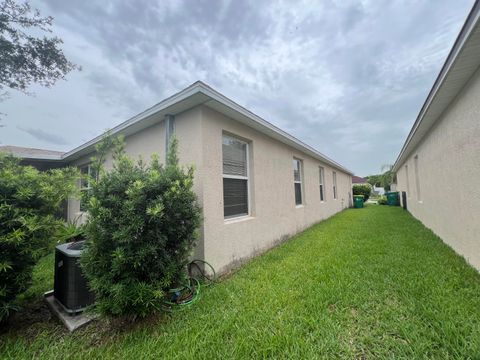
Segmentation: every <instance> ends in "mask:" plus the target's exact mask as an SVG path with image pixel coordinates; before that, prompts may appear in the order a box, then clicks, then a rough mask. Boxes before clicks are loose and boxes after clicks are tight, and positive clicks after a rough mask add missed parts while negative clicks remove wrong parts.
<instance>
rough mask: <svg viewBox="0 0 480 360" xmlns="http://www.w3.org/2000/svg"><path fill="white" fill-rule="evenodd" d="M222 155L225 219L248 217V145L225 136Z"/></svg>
mask: <svg viewBox="0 0 480 360" xmlns="http://www.w3.org/2000/svg"><path fill="white" fill-rule="evenodd" d="M222 155H223V214H224V217H225V218H231V217H235V216H241V215H248V212H249V211H248V144H247V143H246V142H244V141H241V140H238V139H236V138H234V137H231V136H227V135H224V136H223V142H222Z"/></svg>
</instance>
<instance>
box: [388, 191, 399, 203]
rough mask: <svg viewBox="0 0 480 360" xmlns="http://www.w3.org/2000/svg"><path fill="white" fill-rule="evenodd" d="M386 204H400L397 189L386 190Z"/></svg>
mask: <svg viewBox="0 0 480 360" xmlns="http://www.w3.org/2000/svg"><path fill="white" fill-rule="evenodd" d="M386 195H387V205H390V206H400V198H399V196H398V191H390V192H387V194H386Z"/></svg>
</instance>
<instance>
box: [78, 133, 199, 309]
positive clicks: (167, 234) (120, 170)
mask: <svg viewBox="0 0 480 360" xmlns="http://www.w3.org/2000/svg"><path fill="white" fill-rule="evenodd" d="M102 146H103V145H102ZM102 146H100V147H99V148H97V151H98V152H102V151H105V149H102ZM113 157H114V166H113V169H112V170H111V171H109V172H105V170H103V169H102V168H101V165H100V164H101V162H102V161H99V160H98V159H97V160H96V161H95V166H96V167H97V173H98V174H100V175H99V177H98V179H93V181H92V185H91V192H90V198H89V201H88V202H87V204H86V208H87V210H88V212H89V217H88V221H87V224H86V227H85V232H86V238H87V246H86V250H85V251H84V253H83V256H82V260H81V261H82V267H83V269H84V272H85V275H86V277H87V279H88V280H89V284H90V287H91V288H92V290H93V291H94V292H95V294H96V306H97V310H98V311H99V312H100V313H101V314H104V315H113V316H118V315H129V316H132V317H136V316H141V317H143V316H146V315H147V314H149V313H151V312H154V311H156V310H159V309H160V307H161V305H162V302H163V299H164V296H165V293H166V290H168V289H169V288H172V287H173V286H175V285H176V284H177V283H179V282H181V281H182V280H183V279H182V277H183V276H184V275H185V265H186V263H187V262H188V258H189V255H190V253H191V251H192V249H193V246H194V242H195V239H196V235H197V228H198V226H199V224H200V208H199V207H198V205H197V198H196V195H195V193H194V192H193V190H192V186H193V168H191V167H189V168H188V169H187V170H186V171H185V170H184V169H182V168H181V167H180V166H179V165H178V160H177V157H176V140H174V141H173V142H172V146H171V151H170V152H169V157H168V160H167V165H166V166H165V167H164V166H162V165H161V164H160V163H159V161H158V157H156V156H154V157H152V159H151V162H150V164H149V165H146V164H145V163H143V162H142V161H138V162H133V161H132V160H131V159H129V158H128V157H127V156H126V155H125V153H124V151H123V142H122V141H116V145H115V150H114V156H113ZM102 158H103V156H100V158H99V159H102Z"/></svg>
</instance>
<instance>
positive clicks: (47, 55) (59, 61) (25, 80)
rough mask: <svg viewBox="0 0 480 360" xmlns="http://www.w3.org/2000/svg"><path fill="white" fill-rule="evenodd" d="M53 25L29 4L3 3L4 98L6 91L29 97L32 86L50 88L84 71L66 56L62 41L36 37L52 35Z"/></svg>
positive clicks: (0, 87)
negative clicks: (78, 71)
mask: <svg viewBox="0 0 480 360" xmlns="http://www.w3.org/2000/svg"><path fill="white" fill-rule="evenodd" d="M52 22H53V18H52V17H51V16H47V17H42V16H41V15H40V12H39V11H38V10H36V9H35V10H32V8H31V6H30V4H29V3H28V2H25V3H23V4H17V3H15V1H14V0H3V1H1V0H0V96H3V97H5V96H6V94H7V92H6V88H10V89H13V90H18V91H21V92H23V93H26V94H28V92H27V89H28V87H29V86H30V85H31V84H32V83H37V84H40V85H42V86H46V87H50V86H52V85H53V84H55V82H56V81H57V80H60V79H65V75H66V74H67V73H69V72H70V71H72V70H74V69H80V67H79V66H77V65H75V64H73V63H71V62H70V61H68V60H67V58H66V57H65V55H64V54H63V51H62V49H61V48H60V45H61V44H62V43H63V42H62V40H61V39H60V38H58V37H56V36H53V37H46V36H43V37H39V36H34V35H33V34H32V33H33V32H35V33H38V32H43V33H51V32H52V30H51V26H52Z"/></svg>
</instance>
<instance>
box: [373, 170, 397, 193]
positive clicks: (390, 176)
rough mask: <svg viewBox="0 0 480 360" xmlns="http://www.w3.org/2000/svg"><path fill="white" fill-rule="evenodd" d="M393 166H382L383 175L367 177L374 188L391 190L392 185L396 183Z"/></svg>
mask: <svg viewBox="0 0 480 360" xmlns="http://www.w3.org/2000/svg"><path fill="white" fill-rule="evenodd" d="M392 169H393V165H389V164H386V165H382V167H381V169H380V171H382V173H380V174H377V175H369V176H367V181H368V183H369V184H370V185H372V186H380V187H383V188H384V189H385V191H389V190H390V185H391V184H392V183H393V182H395V173H394V172H393V171H392Z"/></svg>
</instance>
